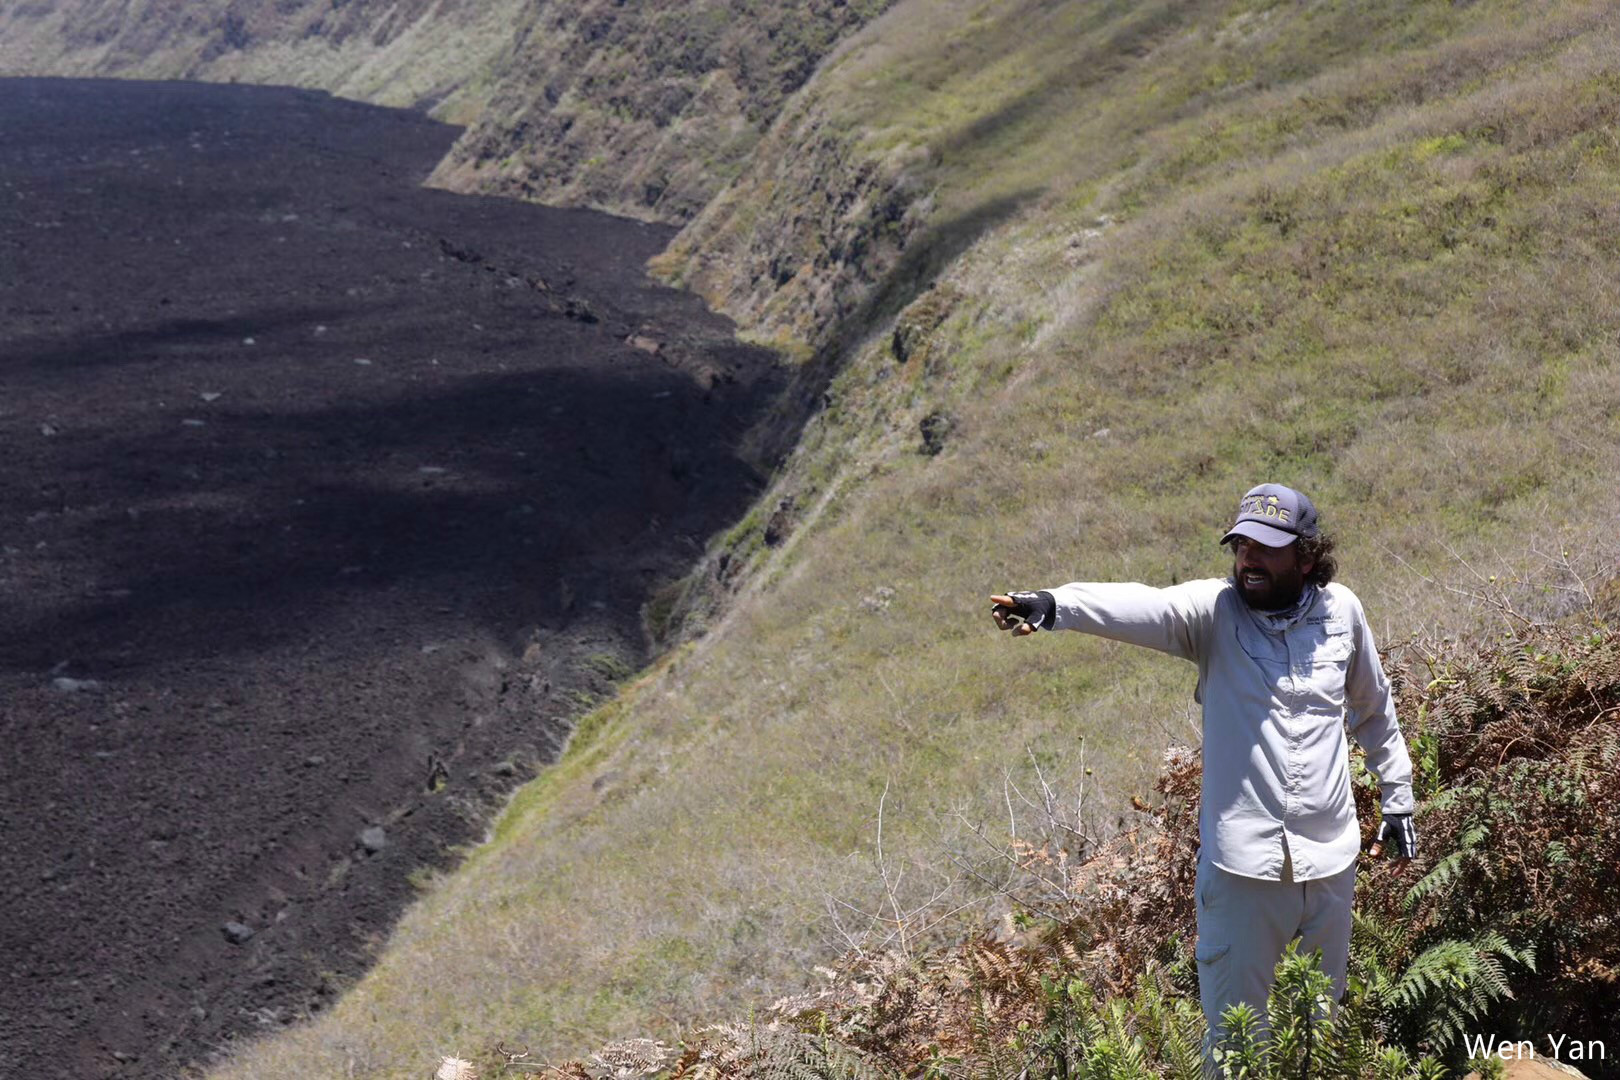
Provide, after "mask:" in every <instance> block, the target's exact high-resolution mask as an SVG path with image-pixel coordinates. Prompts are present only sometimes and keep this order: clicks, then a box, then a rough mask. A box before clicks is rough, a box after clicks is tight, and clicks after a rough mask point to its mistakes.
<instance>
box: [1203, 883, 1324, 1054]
mask: <svg viewBox="0 0 1620 1080" xmlns="http://www.w3.org/2000/svg"><path fill="white" fill-rule="evenodd" d="M1355 891H1356V864H1355V863H1351V864H1350V865H1349V866H1347V867H1345V868H1344V869H1343V870H1341V871H1339V872H1338V873H1337V874H1334V875H1333V876H1332V877H1326V878H1318V879H1316V880H1314V881H1295V880H1294V876H1293V862H1292V860H1291V859H1285V861H1284V863H1283V875H1282V880H1281V881H1263V880H1260V879H1259V878H1248V877H1243V876H1241V875H1239V874H1232V873H1228V872H1227V871H1225V870H1222V869H1221V868H1219V867H1218V866H1215V865H1214V864H1213V863H1211V862H1209V861H1208V859H1207V858H1205V857H1202V856H1200V858H1199V860H1198V875H1197V885H1196V886H1195V896H1196V903H1197V909H1198V944H1197V950H1196V951H1197V956H1198V997H1199V1003H1200V1004H1201V1005H1202V1006H1203V1008H1204V1019H1205V1020H1206V1021H1207V1022H1208V1024H1209V1031H1210V1035H1209V1037H1208V1038H1206V1039H1205V1041H1204V1065H1205V1070H1206V1072H1211V1071H1212V1068H1213V1059H1212V1058H1211V1057H1210V1051H1211V1049H1213V1047H1214V1046H1215V1043H1216V1041H1217V1040H1218V1039H1219V1037H1220V1036H1221V1035H1223V1034H1225V1032H1224V1030H1219V1024H1220V1020H1221V1013H1223V1012H1224V1011H1225V1010H1226V1007H1227V1006H1228V1005H1231V1004H1233V1003H1234V1002H1239V1001H1244V1002H1248V1003H1249V1005H1251V1006H1252V1007H1253V1008H1254V1010H1255V1011H1256V1012H1258V1013H1259V1014H1260V1015H1261V1017H1262V1018H1263V1017H1264V1016H1265V1015H1266V997H1267V996H1268V995H1269V994H1270V992H1271V982H1272V974H1273V972H1274V971H1275V969H1276V967H1277V961H1278V960H1279V959H1281V958H1282V954H1283V949H1284V948H1285V947H1286V946H1287V944H1288V942H1289V941H1290V940H1292V939H1293V938H1296V937H1297V938H1299V939H1300V941H1299V950H1300V952H1302V953H1308V952H1310V951H1311V950H1313V949H1321V950H1322V970H1323V971H1324V972H1325V973H1326V974H1327V976H1328V977H1329V978H1331V979H1332V980H1333V999H1334V1000H1335V1001H1337V1000H1338V999H1339V998H1340V997H1342V996H1343V995H1344V988H1345V968H1346V967H1347V966H1348V965H1349V961H1350V908H1351V904H1352V902H1353V901H1354V899H1355Z"/></svg>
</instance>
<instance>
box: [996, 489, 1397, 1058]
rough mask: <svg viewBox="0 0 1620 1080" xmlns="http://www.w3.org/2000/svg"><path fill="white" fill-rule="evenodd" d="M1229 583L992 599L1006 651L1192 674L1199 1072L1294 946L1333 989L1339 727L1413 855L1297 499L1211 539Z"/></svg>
mask: <svg viewBox="0 0 1620 1080" xmlns="http://www.w3.org/2000/svg"><path fill="white" fill-rule="evenodd" d="M1221 543H1222V544H1223V545H1229V546H1230V548H1231V552H1232V574H1231V576H1230V577H1228V578H1224V579H1218V578H1217V579H1209V580H1204V581H1189V582H1186V583H1184V584H1180V585H1172V586H1170V587H1169V588H1162V589H1159V588H1152V587H1150V586H1147V585H1138V584H1134V583H1122V582H1112V583H1085V582H1076V583H1073V584H1069V585H1063V586H1060V587H1058V588H1054V589H1049V590H1037V591H1031V592H1009V593H1004V594H997V595H995V596H992V597H991V602H992V605H993V606H992V608H991V612H992V617H993V618H994V619H995V622H996V625H997V626H998V627H1000V628H1001V629H1003V630H1007V631H1010V632H1012V633H1013V634H1015V635H1018V636H1027V635H1030V634H1034V633H1036V632H1037V631H1040V630H1080V631H1083V632H1085V633H1089V634H1096V635H1098V636H1100V637H1105V638H1111V639H1113V640H1115V641H1124V642H1128V643H1130V644H1133V645H1144V646H1147V647H1148V648H1150V649H1158V650H1159V651H1161V652H1167V653H1169V654H1171V655H1172V656H1179V657H1181V658H1182V659H1184V660H1191V661H1192V662H1193V663H1195V664H1197V665H1198V686H1197V689H1196V690H1195V691H1194V693H1193V697H1194V699H1195V700H1197V701H1198V702H1199V703H1200V704H1201V705H1202V706H1203V735H1204V738H1203V767H1204V776H1203V792H1202V797H1201V802H1200V806H1199V815H1198V828H1199V852H1198V872H1197V877H1196V885H1195V897H1194V900H1195V907H1196V910H1197V913H1198V941H1197V945H1196V948H1195V950H1194V951H1195V954H1196V957H1197V962H1198V988H1199V999H1200V1004H1201V1005H1202V1007H1203V1011H1204V1017H1205V1019H1206V1020H1207V1021H1208V1027H1209V1036H1208V1037H1207V1038H1206V1040H1205V1044H1204V1046H1205V1060H1206V1066H1207V1067H1209V1068H1213V1057H1212V1050H1213V1049H1214V1047H1215V1045H1216V1043H1217V1041H1218V1040H1219V1039H1220V1038H1221V1037H1222V1036H1223V1035H1224V1031H1223V1030H1222V1029H1221V1026H1220V1025H1221V1015H1222V1013H1223V1012H1224V1011H1225V1010H1226V1008H1227V1007H1228V1006H1230V1005H1232V1004H1234V1003H1235V1002H1239V1001H1242V1002H1247V1003H1248V1004H1249V1005H1251V1006H1252V1007H1253V1008H1254V1009H1255V1010H1256V1012H1258V1013H1259V1014H1260V1015H1261V1017H1262V1018H1263V1017H1264V1016H1265V1009H1266V998H1267V996H1268V994H1269V991H1270V987H1271V982H1272V975H1273V972H1274V969H1275V968H1276V965H1277V961H1278V960H1279V959H1280V958H1281V956H1282V953H1283V950H1284V948H1285V946H1286V945H1287V944H1288V942H1289V941H1290V940H1291V939H1293V938H1298V939H1299V941H1300V951H1301V952H1303V953H1308V952H1310V951H1311V950H1315V949H1320V950H1321V955H1322V968H1323V970H1324V971H1325V972H1326V974H1327V975H1328V976H1329V977H1330V978H1331V979H1332V980H1333V994H1334V998H1335V1000H1337V999H1339V998H1341V997H1342V996H1343V994H1344V989H1345V969H1346V967H1347V965H1348V961H1349V954H1350V911H1351V904H1352V901H1353V899H1354V894H1355V883H1356V862H1357V856H1358V855H1359V853H1360V850H1361V831H1360V826H1359V824H1358V823H1357V821H1356V809H1355V803H1354V801H1353V799H1352V798H1351V792H1350V761H1349V748H1348V743H1347V741H1346V738H1345V732H1346V728H1347V727H1348V731H1349V734H1350V735H1351V736H1352V737H1354V738H1355V740H1356V742H1357V743H1359V744H1360V745H1361V747H1362V749H1363V750H1365V751H1366V754H1367V764H1368V766H1369V767H1370V768H1371V769H1372V771H1373V773H1374V774H1376V776H1377V777H1378V781H1379V787H1380V791H1381V796H1382V797H1381V800H1380V801H1381V807H1382V814H1383V817H1382V821H1381V822H1380V824H1379V829H1378V842H1379V844H1380V845H1382V844H1385V843H1388V844H1389V845H1390V846H1391V847H1392V848H1393V849H1394V850H1395V852H1396V853H1397V854H1398V855H1399V856H1400V857H1402V858H1411V857H1412V856H1414V855H1416V854H1417V834H1416V832H1415V831H1414V829H1413V827H1412V811H1413V804H1412V763H1411V759H1410V757H1409V756H1408V754H1407V750H1406V742H1405V740H1404V739H1403V738H1402V737H1401V729H1400V725H1399V723H1398V722H1397V721H1396V718H1395V701H1394V697H1393V695H1392V694H1391V693H1390V687H1389V680H1388V679H1387V678H1385V676H1384V670H1383V667H1382V665H1381V664H1380V663H1379V660H1378V650H1377V648H1376V646H1375V645H1374V644H1373V635H1372V630H1371V629H1370V628H1369V627H1368V625H1367V617H1366V614H1365V613H1364V612H1363V611H1362V608H1361V601H1359V600H1358V599H1356V596H1355V594H1354V593H1352V592H1351V591H1350V590H1349V589H1347V588H1345V587H1344V586H1343V585H1340V584H1336V583H1334V581H1333V575H1334V571H1335V570H1336V568H1337V567H1336V563H1335V561H1334V558H1333V546H1334V544H1333V540H1332V538H1331V537H1329V536H1328V534H1327V533H1325V532H1323V531H1322V530H1321V528H1320V526H1319V524H1318V520H1317V511H1316V507H1315V506H1314V505H1313V504H1312V502H1311V500H1310V499H1308V498H1306V497H1305V496H1304V495H1302V494H1301V493H1300V492H1298V491H1295V490H1293V489H1292V488H1287V487H1283V486H1282V485H1280V484H1261V485H1260V486H1259V487H1256V488H1253V489H1251V490H1250V491H1249V492H1248V493H1247V494H1245V495H1244V496H1243V499H1242V501H1241V502H1240V503H1239V504H1238V511H1237V516H1236V520H1235V521H1234V523H1233V525H1232V528H1231V529H1230V530H1229V531H1228V532H1227V534H1226V535H1225V536H1223V537H1222V538H1221Z"/></svg>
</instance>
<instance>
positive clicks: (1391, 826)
mask: <svg viewBox="0 0 1620 1080" xmlns="http://www.w3.org/2000/svg"><path fill="white" fill-rule="evenodd" d="M1373 843H1374V844H1376V845H1378V850H1379V851H1380V853H1381V852H1382V850H1383V848H1384V847H1385V846H1390V847H1393V848H1394V849H1395V854H1396V855H1397V856H1398V857H1400V858H1402V859H1414V858H1416V857H1417V851H1418V846H1417V829H1416V828H1415V827H1414V826H1413V825H1412V815H1411V814H1385V815H1384V820H1382V821H1380V822H1379V823H1378V835H1377V836H1375V837H1373Z"/></svg>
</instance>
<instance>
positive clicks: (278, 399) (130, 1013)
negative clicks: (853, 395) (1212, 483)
mask: <svg viewBox="0 0 1620 1080" xmlns="http://www.w3.org/2000/svg"><path fill="white" fill-rule="evenodd" d="M456 134H457V129H455V128H453V127H449V126H447V125H443V124H439V123H436V122H433V121H431V120H429V119H427V118H425V117H423V116H421V115H419V114H415V113H412V112H408V111H399V110H389V109H381V108H376V107H372V106H367V105H361V104H357V103H354V102H350V101H345V100H341V99H336V98H333V97H330V96H328V95H325V94H322V93H317V92H310V91H301V90H292V89H282V88H266V87H247V86H229V85H206V84H181V83H141V82H123V81H120V82H103V81H79V80H54V79H52V80H45V79H38V80H35V79H26V80H20V79H8V80H0V270H3V272H0V446H3V447H4V453H3V455H0V491H3V492H4V498H3V499H0V596H3V597H4V605H5V607H4V619H3V620H0V710H3V718H0V732H3V734H4V739H5V753H4V755H0V817H3V828H4V833H3V835H4V839H3V843H0V890H3V896H4V909H5V917H4V918H3V919H0V970H3V975H4V978H0V1042H3V1044H4V1046H5V1049H6V1051H7V1057H8V1060H9V1062H10V1064H11V1065H12V1067H13V1068H15V1069H17V1070H18V1071H19V1072H23V1073H27V1074H28V1075H33V1076H57V1075H60V1076H75V1077H91V1076H145V1077H157V1076H173V1075H175V1074H176V1073H178V1072H179V1071H181V1070H182V1069H184V1068H185V1067H186V1066H187V1065H188V1064H193V1063H203V1062H206V1061H207V1060H208V1059H209V1058H210V1057H211V1056H213V1055H215V1054H217V1053H219V1052H221V1051H222V1050H223V1049H225V1048H228V1047H229V1045H230V1044H231V1043H232V1042H233V1041H234V1040H238V1039H241V1038H243V1037H247V1036H251V1035H252V1034H254V1033H256V1032H262V1031H265V1030H267V1029H273V1028H275V1027H278V1026H280V1025H283V1024H287V1023H293V1022H296V1021H297V1020H298V1019H299V1018H301V1017H304V1016H307V1015H309V1014H311V1013H314V1012H318V1011H320V1010H322V1009H324V1008H326V1007H328V1005H329V1004H330V1003H331V1002H332V1001H333V1000H334V998H335V995H337V994H338V993H340V992H341V990H342V989H343V987H344V986H346V985H347V984H348V983H350V982H352V980H353V979H355V978H356V977H357V976H358V975H359V974H361V973H362V972H363V971H364V970H365V969H366V967H367V966H368V965H369V963H370V962H371V961H372V960H373V959H374V958H375V956H376V952H377V949H378V947H379V946H380V944H381V942H382V941H383V939H384V937H385V936H386V934H387V932H388V930H389V927H390V925H391V924H392V921H393V920H394V918H395V917H397V915H398V914H399V912H400V911H401V909H402V908H403V906H404V905H405V904H406V903H407V902H408V900H409V898H410V897H411V895H412V894H413V891H414V888H415V886H414V885H413V882H415V881H420V880H421V879H422V875H423V873H424V872H427V871H430V870H431V869H433V868H442V867H445V866H448V865H450V864H452V863H453V862H454V860H455V858H456V857H457V855H458V854H459V853H460V852H463V851H464V850H465V849H466V847H467V846H468V845H470V844H472V843H475V842H476V841H477V840H478V839H479V837H480V836H481V835H482V832H483V830H484V829H485V828H486V827H487V825H488V822H489V820H490V816H491V814H492V813H493V812H494V810H495V809H496V808H497V807H498V806H499V804H500V802H501V800H502V799H503V798H504V797H505V795H506V794H507V793H508V792H509V791H510V790H511V788H512V787H513V786H514V785H515V784H517V783H519V782H520V781H521V780H522V779H523V778H525V777H527V776H530V775H532V774H533V773H534V772H535V771H536V770H537V769H539V768H542V767H543V766H544V764H545V763H546V762H547V761H549V760H551V759H552V758H554V756H555V755H556V754H557V753H558V751H559V749H560V747H561V746H562V744H563V741H564V740H565V738H566V734H567V732H568V730H569V727H570V723H571V720H572V718H573V717H574V716H576V715H577V714H578V712H579V711H580V709H581V708H583V707H586V706H588V704H589V703H590V702H591V701H592V700H595V699H599V698H600V697H601V696H603V695H605V694H608V693H610V692H611V690H612V684H613V682H614V681H615V679H617V678H620V677H622V675H623V674H624V673H625V672H627V671H629V670H632V669H633V668H634V667H635V666H637V665H638V664H640V663H641V662H643V661H644V660H645V659H646V658H647V655H648V650H649V644H648V642H647V640H646V634H645V631H644V627H643V622H642V614H641V613H642V610H643V606H644V604H645V602H646V601H647V599H648V597H649V596H650V595H651V593H652V592H653V591H654V590H656V589H658V588H660V587H662V586H665V585H667V584H668V583H669V582H671V581H673V580H676V579H678V578H679V577H680V576H681V575H682V574H684V573H685V572H686V571H687V569H688V568H689V567H690V566H691V565H692V563H693V561H694V559H695V557H696V556H697V555H698V553H699V552H701V550H702V548H703V546H704V545H705V543H706V541H707V539H708V537H710V536H711V535H712V534H713V533H714V532H715V531H716V530H718V529H720V528H722V527H724V526H725V525H727V524H729V523H730V522H731V521H733V520H735V519H736V518H737V517H738V516H739V515H740V514H741V513H742V512H743V510H744V509H745V508H746V506H747V504H748V503H749V501H750V500H751V499H752V498H753V497H754V496H755V495H756V494H757V493H758V491H759V489H760V485H761V483H762V477H761V476H760V475H759V474H758V472H757V470H756V469H755V468H753V467H751V466H750V465H749V464H748V463H747V462H746V461H745V460H744V459H743V458H742V457H741V456H740V454H739V450H738V443H739V439H740V436H741V434H742V433H743V432H744V431H746V430H748V429H749V428H750V427H751V426H752V425H754V424H756V423H758V422H759V421H760V419H761V417H762V416H763V415H764V412H765V409H766V407H767V406H768V405H769V403H770V402H771V400H772V399H773V397H774V396H775V395H776V394H777V393H778V392H779V391H780V389H781V383H782V369H781V367H780V365H779V363H778V361H777V358H776V357H774V356H773V355H772V354H770V353H768V352H766V351H763V350H760V349H756V348H752V347H748V346H744V345H742V344H739V343H738V342H737V341H736V340H735V338H734V337H733V333H732V327H731V326H730V324H728V323H727V322H726V321H725V320H723V319H721V318H720V317H718V316H716V315H714V314H712V313H710V312H708V311H707V310H705V309H704V307H703V306H702V304H701V303H700V302H699V301H698V300H696V299H695V298H694V297H692V296H689V295H686V294H682V293H680V292H677V291H673V290H670V289H667V288H664V287H662V286H659V285H657V284H656V283H654V282H652V281H651V280H649V279H648V278H647V277H646V275H645V274H644V271H643V266H644V264H645V262H646V260H647V259H648V258H649V257H650V256H651V255H653V254H655V253H657V252H658V251H660V250H661V249H662V248H663V246H664V245H665V244H666V243H667V241H668V240H669V238H670V236H671V235H672V230H670V229H668V228H665V227H660V226H652V225H646V224H641V223H638V222H634V221H627V220H623V219H617V218H613V217H609V216H606V215H602V214H598V213H594V212H589V211H584V210H564V209H552V208H545V207H538V206H533V205H526V204H522V203H518V202H514V201H507V200H500V199H491V198H476V197H469V196H461V195H455V194H451V193H448V192H444V191H437V190H431V189H428V188H424V187H422V186H421V182H422V181H423V179H424V178H425V177H426V176H427V175H428V173H429V172H430V171H431V170H432V169H433V167H434V165H435V163H436V162H437V161H438V160H439V159H440V158H441V157H442V156H443V155H444V153H445V152H446V150H447V149H448V148H449V147H450V145H451V143H452V141H453V140H454V138H455V137H456Z"/></svg>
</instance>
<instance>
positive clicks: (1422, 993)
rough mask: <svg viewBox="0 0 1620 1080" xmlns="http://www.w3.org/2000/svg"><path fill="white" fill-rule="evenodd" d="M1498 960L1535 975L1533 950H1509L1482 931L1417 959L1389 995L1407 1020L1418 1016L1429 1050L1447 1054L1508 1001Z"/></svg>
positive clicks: (1499, 939)
mask: <svg viewBox="0 0 1620 1080" xmlns="http://www.w3.org/2000/svg"><path fill="white" fill-rule="evenodd" d="M1503 961H1508V962H1511V963H1516V964H1520V965H1522V966H1523V967H1526V968H1528V969H1530V970H1531V971H1534V970H1535V951H1534V950H1533V949H1531V948H1528V947H1526V948H1522V949H1519V948H1515V947H1514V946H1512V945H1510V944H1509V943H1508V941H1507V939H1506V938H1505V937H1503V936H1502V935H1501V934H1500V933H1498V932H1497V931H1494V930H1487V931H1485V932H1484V933H1482V934H1479V935H1478V936H1476V937H1474V938H1473V939H1472V940H1467V941H1464V940H1459V939H1456V938H1448V939H1446V940H1444V941H1441V942H1439V943H1437V944H1435V945H1432V946H1430V947H1429V948H1428V949H1425V950H1424V951H1423V952H1422V953H1421V954H1419V955H1418V956H1417V957H1416V958H1415V959H1414V960H1413V961H1412V963H1411V964H1410V965H1408V967H1407V969H1406V971H1405V972H1403V973H1402V975H1401V977H1400V980H1399V981H1398V982H1397V983H1396V984H1395V985H1394V987H1393V988H1392V990H1391V993H1390V1000H1391V1001H1392V1003H1393V1004H1394V1005H1395V1007H1396V1008H1397V1009H1399V1010H1400V1011H1402V1012H1403V1013H1405V1014H1406V1015H1407V1016H1408V1017H1422V1018H1423V1019H1422V1021H1421V1030H1422V1032H1423V1035H1424V1037H1425V1038H1426V1039H1427V1040H1428V1041H1429V1042H1430V1043H1431V1044H1432V1045H1433V1046H1435V1047H1437V1048H1439V1049H1442V1050H1452V1049H1454V1048H1456V1046H1457V1045H1458V1044H1459V1043H1460V1041H1461V1039H1462V1034H1463V1031H1464V1029H1465V1028H1466V1027H1467V1026H1468V1025H1469V1024H1470V1023H1476V1022H1477V1021H1479V1020H1480V1018H1481V1017H1483V1016H1484V1015H1485V1012H1486V1010H1487V1009H1489V1008H1490V1006H1491V1005H1492V1004H1493V1003H1495V1002H1497V1001H1502V1000H1504V999H1509V998H1512V997H1513V991H1512V988H1511V986H1510V985H1509V982H1508V977H1507V972H1506V970H1505V968H1504V967H1503Z"/></svg>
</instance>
